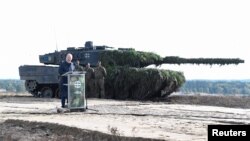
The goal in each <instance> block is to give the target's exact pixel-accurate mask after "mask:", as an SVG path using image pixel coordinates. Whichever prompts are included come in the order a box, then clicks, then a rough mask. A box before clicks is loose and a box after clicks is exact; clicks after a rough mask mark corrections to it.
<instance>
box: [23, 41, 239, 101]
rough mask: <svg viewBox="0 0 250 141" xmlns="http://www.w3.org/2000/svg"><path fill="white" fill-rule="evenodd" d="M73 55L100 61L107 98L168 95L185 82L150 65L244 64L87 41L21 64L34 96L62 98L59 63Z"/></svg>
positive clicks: (180, 75)
mask: <svg viewBox="0 0 250 141" xmlns="http://www.w3.org/2000/svg"><path fill="white" fill-rule="evenodd" d="M67 53H71V54H72V55H73V62H75V61H76V60H79V61H80V65H82V66H85V65H86V64H87V63H90V64H91V66H92V67H95V66H96V64H97V62H98V61H101V62H102V65H103V66H104V67H105V68H106V69H107V74H108V75H107V77H106V78H105V94H106V98H112V99H136V100H148V99H152V98H163V97H167V96H168V95H170V94H171V93H173V92H175V91H178V90H179V88H180V87H181V86H182V85H183V84H184V83H185V77H184V74H183V73H182V72H178V71H173V70H164V69H157V68H147V66H149V65H156V66H159V65H162V64H179V65H180V64H208V65H214V64H218V65H228V64H239V63H244V60H241V59H239V58H180V57H178V56H166V57H161V56H159V55H158V54H155V53H152V52H143V51H136V50H135V49H134V48H118V49H115V48H114V47H109V46H105V45H102V46H94V45H93V42H92V41H87V42H86V43H85V46H84V47H78V48H75V47H68V48H67V49H66V50H61V51H55V52H53V53H48V54H44V55H40V56H39V61H40V63H43V64H44V65H40V66H35V65H23V66H20V67H19V75H20V79H21V80H25V88H26V90H27V91H28V92H29V93H31V94H32V95H33V96H37V97H60V95H59V90H58V78H59V76H58V66H59V64H60V63H61V62H62V61H64V60H65V57H66V54H67Z"/></svg>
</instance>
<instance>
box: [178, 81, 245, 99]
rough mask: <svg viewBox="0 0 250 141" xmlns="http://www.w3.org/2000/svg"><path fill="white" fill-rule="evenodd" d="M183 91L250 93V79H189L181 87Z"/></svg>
mask: <svg viewBox="0 0 250 141" xmlns="http://www.w3.org/2000/svg"><path fill="white" fill-rule="evenodd" d="M180 91H181V92H183V93H208V94H244V95H249V94H250V81H211V80H189V81H186V83H185V84H184V85H183V86H182V87H181V89H180Z"/></svg>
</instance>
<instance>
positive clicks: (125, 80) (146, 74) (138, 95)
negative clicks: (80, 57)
mask: <svg viewBox="0 0 250 141" xmlns="http://www.w3.org/2000/svg"><path fill="white" fill-rule="evenodd" d="M107 72H108V76H107V78H106V82H105V90H106V91H105V92H106V96H107V97H108V98H114V99H136V100H147V99H152V98H156V97H165V96H168V95H169V94H171V93H172V92H174V91H177V90H178V89H179V88H180V87H181V86H182V85H183V84H184V82H185V77H184V75H183V73H181V72H177V71H170V70H160V69H147V68H131V67H109V69H107Z"/></svg>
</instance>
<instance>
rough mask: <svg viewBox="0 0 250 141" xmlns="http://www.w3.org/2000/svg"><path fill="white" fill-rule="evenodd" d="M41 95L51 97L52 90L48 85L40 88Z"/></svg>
mask: <svg viewBox="0 0 250 141" xmlns="http://www.w3.org/2000/svg"><path fill="white" fill-rule="evenodd" d="M41 97H46V98H51V97H53V91H52V89H51V88H50V87H44V88H42V90H41Z"/></svg>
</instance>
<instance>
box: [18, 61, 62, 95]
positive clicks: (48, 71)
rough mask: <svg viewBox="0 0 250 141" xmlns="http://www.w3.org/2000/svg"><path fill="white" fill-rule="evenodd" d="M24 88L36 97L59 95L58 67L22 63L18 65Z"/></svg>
mask: <svg viewBox="0 0 250 141" xmlns="http://www.w3.org/2000/svg"><path fill="white" fill-rule="evenodd" d="M19 75H20V79H21V80H25V88H26V90H27V91H28V92H29V93H31V94H32V95H34V96H36V97H59V90H58V81H59V80H58V67H57V66H35V65H24V66H20V67H19Z"/></svg>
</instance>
